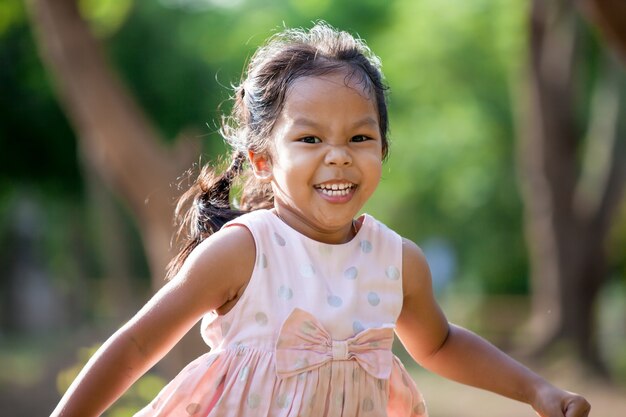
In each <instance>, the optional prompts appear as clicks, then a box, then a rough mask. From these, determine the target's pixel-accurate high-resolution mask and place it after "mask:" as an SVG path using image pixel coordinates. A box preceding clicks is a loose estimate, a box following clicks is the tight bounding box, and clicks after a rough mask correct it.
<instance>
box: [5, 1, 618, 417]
mask: <svg viewBox="0 0 626 417" xmlns="http://www.w3.org/2000/svg"><path fill="white" fill-rule="evenodd" d="M80 6H81V12H82V13H83V15H84V16H85V17H86V18H87V19H89V21H90V23H91V26H92V28H93V31H94V33H96V34H97V36H98V37H99V38H100V39H101V40H102V41H103V43H104V45H105V47H106V52H107V54H108V57H109V59H110V61H111V64H112V66H113V67H114V68H115V69H116V71H118V73H119V74H120V75H121V77H122V78H123V80H124V81H125V83H126V85H127V87H128V88H129V90H130V91H131V92H132V94H133V95H134V96H135V97H136V99H137V100H138V101H139V103H140V104H141V106H142V107H143V109H144V110H145V111H146V112H147V114H148V115H149V117H150V118H151V119H152V122H153V123H154V124H155V126H157V127H158V129H159V131H160V133H161V135H162V137H164V138H166V140H168V141H169V142H172V143H173V142H174V141H175V140H181V138H183V139H184V138H185V137H200V138H202V145H203V153H204V155H203V156H202V160H203V161H206V160H217V159H218V156H219V155H221V154H224V152H225V146H224V144H223V142H222V140H221V138H220V136H219V134H218V128H219V123H220V117H221V115H222V114H224V113H225V112H227V111H228V108H229V106H230V104H229V97H230V94H231V90H232V89H231V85H232V84H233V83H236V82H237V81H238V80H239V77H240V75H241V71H242V69H243V68H244V64H245V62H246V59H247V58H249V57H250V55H251V54H252V52H253V51H254V50H255V48H256V47H257V46H258V45H259V44H260V43H262V42H263V40H264V39H266V38H267V37H268V36H270V35H271V34H272V33H274V32H276V31H278V30H280V29H281V28H282V27H284V26H286V27H296V26H297V27H299V26H310V24H311V22H312V21H316V20H318V19H323V20H325V21H327V22H329V23H330V24H331V25H333V26H336V27H339V28H342V29H345V30H347V31H350V32H352V33H356V34H359V35H360V36H361V37H363V38H364V39H365V40H366V41H367V42H368V44H369V45H370V46H371V47H372V49H373V50H374V52H375V53H377V54H378V55H379V56H380V57H381V59H382V62H383V70H384V72H385V74H386V77H387V83H388V84H389V86H390V92H389V97H390V116H391V141H392V145H391V149H390V156H389V159H388V160H387V161H386V163H385V167H384V174H383V181H382V183H381V186H380V188H379V190H378V191H377V194H375V196H374V198H373V200H372V201H371V202H370V203H369V204H368V205H367V207H366V208H365V210H366V211H367V212H369V213H372V214H374V215H375V216H376V217H378V218H379V219H381V220H382V221H384V222H386V223H387V224H389V225H390V226H391V227H393V228H394V229H396V230H398V231H399V232H401V233H402V234H403V235H405V236H407V237H408V238H411V239H413V240H415V241H416V242H417V243H418V244H419V245H420V246H422V247H423V249H424V251H425V253H426V255H427V257H429V259H431V263H432V266H433V273H434V278H435V285H436V289H437V291H438V292H440V293H441V294H447V293H452V294H459V293H467V294H472V295H474V296H476V295H484V294H487V295H502V294H504V295H526V294H528V292H529V279H528V275H529V267H528V254H527V249H526V247H525V240H524V226H523V206H522V202H521V197H520V191H519V187H518V178H517V170H516V163H517V162H516V155H515V152H516V136H517V135H518V128H519V126H518V123H519V120H518V118H519V113H518V110H519V109H518V106H519V102H520V95H521V92H522V90H523V89H524V80H525V78H524V77H525V65H526V56H527V33H526V31H527V19H528V17H527V14H528V7H529V6H528V4H527V2H526V1H523V0H473V1H469V2H459V1H450V0H439V1H429V0H418V1H415V0H388V1H378V0H342V1H330V0H230V1H229V0H159V1H157V0H147V1H146V0H144V1H134V0H106V1H105V0H81V1H80ZM583 36H584V38H585V42H586V43H585V44H586V47H585V49H584V52H585V53H586V54H587V55H588V58H589V59H588V61H587V65H588V68H587V69H586V71H585V72H584V74H585V76H584V77H581V79H580V82H579V88H580V89H581V91H585V90H586V89H590V85H593V84H594V83H595V81H596V80H595V78H596V75H597V68H596V66H597V56H598V49H599V46H598V42H599V41H598V39H597V38H596V35H595V33H593V32H592V31H588V32H586V33H584V34H583ZM583 96H584V95H583ZM587 105H588V104H586V102H583V103H581V104H580V106H581V108H584V107H585V106H587ZM580 114H581V118H582V117H584V114H585V112H584V111H583V110H581V112H580ZM582 122H583V121H582V120H581V124H582ZM198 158H200V155H199V156H198ZM82 163H83V162H81V160H80V157H79V151H78V144H77V140H76V137H75V133H74V131H73V130H72V128H71V127H70V125H69V123H68V121H67V119H66V118H65V116H64V114H63V112H62V110H61V106H60V105H59V98H58V97H57V96H56V95H55V89H54V85H52V84H51V82H50V78H49V75H48V74H47V73H46V71H45V70H44V67H43V65H42V63H41V60H40V58H39V55H38V51H37V47H36V45H35V42H34V38H33V34H32V31H31V28H30V27H29V24H28V19H27V10H26V8H25V5H24V2H23V1H21V0H3V1H2V2H0V243H1V246H0V248H1V249H2V251H1V252H2V253H0V270H2V271H3V272H2V276H1V277H0V278H1V279H0V281H5V282H10V281H11V282H12V280H15V274H17V272H16V268H17V266H16V265H18V261H16V259H20V258H19V257H20V256H25V257H26V258H25V259H26V261H25V262H26V263H28V264H29V265H31V266H32V267H33V268H36V270H37V271H39V272H40V273H41V274H43V276H44V277H45V279H46V282H47V284H46V285H45V288H47V290H48V291H49V292H50V293H51V294H53V296H54V297H57V298H59V299H61V300H63V303H69V307H68V311H69V312H66V313H64V314H61V317H63V320H62V321H60V322H59V323H58V327H57V328H55V326H54V325H52V326H47V327H46V329H47V331H48V332H56V331H61V330H62V331H64V332H67V331H68V328H70V327H72V326H75V327H76V328H83V327H84V326H88V325H89V326H90V325H92V324H95V325H98V324H101V323H102V322H104V323H106V326H110V325H111V318H112V317H113V319H114V320H120V319H121V318H120V317H119V312H117V313H116V312H115V311H112V309H113V305H114V304H113V303H112V304H107V302H108V301H107V300H111V297H113V298H114V297H115V295H110V294H109V295H108V296H107V295H106V294H102V293H100V292H99V291H101V288H102V287H101V284H102V282H103V280H104V279H105V278H106V276H105V275H106V274H107V271H110V270H111V268H110V266H108V265H109V263H111V262H113V263H114V262H116V260H115V259H111V256H108V255H107V254H106V253H104V252H105V250H106V245H104V244H103V242H102V233H103V231H102V230H103V228H106V227H107V226H106V225H103V224H102V221H103V219H102V218H101V217H98V214H97V213H98V212H97V211H95V209H94V200H93V196H92V195H91V194H90V191H89V187H90V186H89V181H90V180H89V179H88V178H87V174H85V170H84V169H83V166H82V165H81V164H82ZM181 174H183V173H182V172H181ZM149 191H150V190H146V192H147V193H149ZM114 210H115V211H116V212H117V213H118V216H119V217H118V218H119V219H121V220H120V221H121V225H122V226H121V227H122V230H123V231H124V232H123V236H121V237H120V239H121V240H124V242H123V245H124V248H126V250H127V252H128V259H129V262H128V265H129V266H128V269H129V270H128V271H127V272H129V275H130V276H131V277H132V279H133V284H132V287H133V288H135V289H136V290H135V292H133V298H132V300H133V301H132V302H133V306H132V307H131V308H130V309H131V310H132V308H133V307H136V306H139V305H141V304H142V302H143V301H144V300H145V297H146V296H147V294H148V292H149V291H150V288H149V276H148V275H149V272H148V268H147V266H146V261H145V259H144V254H143V249H142V246H141V242H140V239H139V237H138V236H137V232H136V230H135V227H136V226H135V225H134V220H133V219H132V217H131V216H130V215H129V213H128V210H127V208H126V207H125V206H124V202H123V201H119V200H118V201H116V202H115V203H114ZM24 213H27V214H24ZM24 216H26V217H25V219H26V220H24ZM121 244H122V243H121ZM609 245H610V248H609V253H610V272H611V276H612V280H611V281H610V285H611V286H612V287H611V288H615V289H616V290H615V292H617V293H619V292H622V293H623V292H624V288H625V287H626V251H624V248H626V208H625V207H624V205H623V204H622V208H621V210H620V212H619V213H618V221H617V222H616V225H615V226H614V228H613V230H612V232H611V239H610V242H609ZM431 257H432V258H431ZM20 265H21V264H20ZM11 274H13V278H12V279H11V280H8V277H9V276H10V275H11ZM5 278H7V280H5ZM13 288H14V287H13V286H11V285H9V284H2V283H0V300H1V301H0V304H2V305H3V307H2V312H1V313H0V319H1V320H0V322H1V323H0V324H1V325H2V328H1V330H0V343H3V342H4V341H5V340H8V338H11V337H24V334H26V335H27V336H28V337H32V339H30V340H36V339H34V336H35V335H34V334H29V333H28V332H29V331H31V332H32V333H34V331H35V330H37V329H39V328H38V327H37V326H36V325H33V326H31V327H30V329H31V330H28V328H26V329H25V328H24V327H21V325H20V323H21V321H20V320H18V319H16V318H15V317H14V316H13V315H15V314H19V313H18V312H19V311H20V310H19V309H18V310H11V309H10V307H11V306H14V305H15V304H16V302H15V301H11V302H9V301H8V300H9V299H10V298H11V297H13V296H14V292H13V291H14V289H13ZM611 314H612V313H611ZM618 314H619V313H618ZM622 315H623V312H622ZM117 323H119V322H117ZM32 329H35V330H32ZM37 331H39V330H37ZM622 331H626V330H624V329H622ZM622 334H623V333H622ZM78 348H79V346H76V350H78ZM4 350H6V349H3V351H4ZM0 353H1V352H0ZM613 354H614V355H616V356H617V355H618V353H615V352H613ZM71 355H74V353H73V352H72V353H68V356H71ZM81 355H82V356H81ZM0 356H1V355H0ZM74 356H75V355H74ZM83 356H84V355H83V354H80V355H79V356H78V357H76V356H75V357H74V360H78V361H79V363H83V361H84V360H85V358H84V357H83ZM622 356H623V355H622ZM0 363H2V361H1V360H0ZM614 366H616V367H617V366H619V367H621V368H622V370H623V371H625V372H624V373H625V374H626V358H624V357H620V359H619V363H617V362H616V364H615V365H614ZM76 370H77V369H76V368H72V369H69V370H66V371H65V372H66V373H65V374H61V375H60V376H59V382H58V383H59V387H60V389H62V388H63V387H66V386H67V384H68V378H70V375H71V374H74V373H75V372H76ZM68 372H69V374H68ZM151 378H152V377H151ZM155 378H156V377H155ZM4 382H6V381H3V380H2V379H0V386H2V385H1V384H3V383H4ZM158 385H159V382H158V381H156V382H155V380H154V379H150V380H146V381H144V382H143V385H141V386H138V387H137V388H136V390H135V391H134V392H132V393H130V394H129V395H130V396H131V397H132V396H135V397H134V398H139V399H141V402H140V403H143V402H145V398H144V397H146V398H151V396H152V395H153V392H154V390H155V389H156V388H155V387H156V386H158ZM146 392H147V394H146ZM133 401H135V400H132V399H131V400H129V404H130V405H129V407H130V408H132V407H133V406H135V403H133ZM138 403H139V402H138ZM127 412H128V411H118V412H116V414H111V415H115V416H118V415H119V416H121V415H126V414H124V413H127Z"/></svg>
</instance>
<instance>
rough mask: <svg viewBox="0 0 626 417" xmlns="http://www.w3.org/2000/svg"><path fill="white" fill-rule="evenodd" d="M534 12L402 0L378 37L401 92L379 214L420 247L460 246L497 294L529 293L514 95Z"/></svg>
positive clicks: (479, 279) (471, 276)
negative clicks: (436, 241) (528, 15)
mask: <svg viewBox="0 0 626 417" xmlns="http://www.w3.org/2000/svg"><path fill="white" fill-rule="evenodd" d="M525 7H526V6H525V4H524V3H523V2H521V1H514V2H510V1H486V0H483V1H473V2H465V3H462V4H460V3H458V2H450V1H444V2H427V1H418V2H412V1H401V2H397V3H396V7H395V9H394V12H395V14H394V15H393V18H392V21H393V22H394V25H393V27H391V28H390V29H389V30H388V31H386V32H385V33H384V34H383V35H382V36H380V37H377V38H375V39H374V40H373V41H374V42H373V47H374V50H376V51H379V53H380V54H381V55H382V58H383V63H384V64H385V69H386V74H387V78H388V82H389V84H390V85H391V90H392V91H391V109H390V112H391V122H392V140H393V143H392V149H391V157H390V160H389V162H388V166H387V171H386V173H385V175H384V179H383V183H382V186H381V188H380V191H379V194H378V198H377V200H376V201H375V202H373V204H372V206H373V209H375V210H376V212H381V211H382V213H383V215H384V218H385V219H386V220H388V221H389V223H390V224H392V225H393V226H394V227H396V228H397V229H398V230H402V231H404V232H405V233H406V234H407V235H408V236H409V237H411V238H413V239H415V240H416V241H418V242H421V241H425V240H427V239H429V238H431V237H433V236H435V237H440V238H443V239H445V240H447V241H448V242H450V243H451V244H452V246H453V248H454V249H455V251H456V253H457V255H458V259H459V276H460V278H461V279H462V280H463V281H466V280H470V281H473V282H474V283H475V284H478V286H480V287H483V289H484V290H486V291H489V292H496V293H511V292H512V293H517V292H524V291H526V274H527V267H526V254H525V250H524V243H523V238H522V226H521V223H522V219H521V203H520V198H519V195H518V194H517V191H516V182H515V171H514V169H513V167H514V165H515V164H514V147H513V144H514V137H515V132H514V126H513V117H514V116H513V109H512V104H513V99H512V98H511V88H512V82H513V81H512V79H514V77H516V76H517V74H518V72H519V70H520V68H519V67H520V64H521V59H522V57H523V52H524V38H523V36H524V32H523V31H522V24H523V19H524V17H525ZM398 40H403V41H402V42H399V41H398ZM494 255H497V256H494ZM474 286H475V285H474Z"/></svg>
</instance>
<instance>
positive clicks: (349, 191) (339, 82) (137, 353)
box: [53, 24, 590, 417]
mask: <svg viewBox="0 0 626 417" xmlns="http://www.w3.org/2000/svg"><path fill="white" fill-rule="evenodd" d="M226 125H227V126H229V128H228V129H224V133H225V137H226V138H227V139H228V141H229V142H230V143H231V144H232V146H233V148H234V151H235V152H234V157H233V161H232V164H231V165H230V167H229V168H228V169H227V170H226V171H225V172H224V173H222V174H221V175H219V176H218V175H213V173H212V171H211V170H210V169H207V168H205V169H204V170H203V171H202V173H201V175H200V176H199V178H198V181H197V183H196V184H195V185H194V186H193V187H192V188H191V189H190V190H189V191H188V192H187V193H186V195H185V196H183V200H182V201H183V202H185V201H191V202H192V209H191V211H190V212H189V213H187V214H186V215H184V216H182V217H183V218H184V224H187V225H188V226H189V227H190V229H189V239H188V242H187V244H186V246H185V247H184V249H183V250H182V251H181V253H180V254H179V255H178V257H177V258H176V259H174V261H173V262H172V269H171V271H170V275H171V277H172V279H171V280H170V281H169V282H168V283H167V285H165V286H164V287H163V288H162V289H161V290H160V291H159V292H158V293H157V294H156V295H155V296H154V298H153V299H152V300H151V301H149V302H148V303H147V304H146V306H145V307H144V308H143V309H141V311H139V313H137V315H136V316H135V317H133V318H132V319H131V320H130V321H129V322H128V323H127V324H125V325H124V326H123V327H122V328H121V329H120V330H119V331H118V332H116V333H115V334H114V335H113V336H112V337H111V338H110V339H109V340H108V341H107V342H106V343H105V344H104V345H103V346H102V348H100V350H99V351H98V352H97V353H96V354H95V355H94V357H93V358H92V359H91V360H90V362H89V363H88V364H87V365H86V366H85V368H84V369H83V371H82V372H81V373H80V375H79V376H78V378H77V379H76V381H74V383H73V384H72V386H71V387H70V388H69V390H68V391H67V393H66V394H65V396H64V397H63V399H62V400H61V402H60V404H59V405H58V407H57V408H56V410H55V411H54V412H53V415H54V416H80V417H85V416H97V415H100V414H101V413H102V412H103V411H104V410H105V409H106V408H107V407H108V406H109V405H110V404H112V403H113V402H114V401H115V400H116V399H117V398H118V397H119V396H120V395H121V394H122V393H124V391H125V390H126V389H127V388H128V387H129V386H130V385H131V384H132V383H133V382H135V381H136V380H137V379H138V378H139V377H140V376H141V375H143V374H144V372H146V371H147V370H148V369H150V368H151V367H152V366H153V365H154V364H155V363H156V362H157V361H159V359H161V358H162V357H163V356H164V355H165V354H166V353H167V352H168V351H169V350H170V349H171V348H172V347H173V346H174V345H175V344H176V342H177V341H178V340H179V339H180V338H181V337H182V336H183V335H184V334H185V333H186V332H187V331H188V330H189V329H190V328H191V327H192V326H193V325H194V324H195V323H196V322H197V321H198V320H199V319H201V318H202V327H201V331H202V336H203V338H204V340H205V341H206V342H207V344H208V345H209V346H210V347H211V351H210V352H209V353H206V354H205V355H203V356H201V357H200V358H198V359H196V360H195V361H193V362H192V363H191V364H189V365H188V366H187V367H186V368H185V369H183V370H182V371H181V372H180V374H179V375H178V376H177V377H176V378H174V380H173V381H171V382H170V383H169V384H168V385H167V386H166V387H165V388H164V389H163V390H162V391H161V393H160V394H159V395H158V396H157V397H156V398H155V399H154V401H153V402H152V403H151V404H149V405H147V406H146V407H145V408H144V409H143V410H142V411H140V412H139V413H138V414H137V415H138V416H203V417H204V416H210V417H217V416H272V417H274V416H293V417H296V416H314V417H316V416H365V417H367V416H377V417H378V416H403V417H405V416H406V417H409V416H426V415H427V411H426V406H425V403H424V400H423V399H422V396H421V395H420V393H419V391H418V390H417V388H416V386H415V384H414V382H413V381H412V380H411V378H410V376H409V374H408V373H407V372H406V370H405V369H404V367H403V366H402V364H401V363H400V361H399V360H398V358H396V357H395V356H393V355H392V353H391V346H392V341H393V338H394V332H395V333H396V334H397V335H398V337H399V338H400V339H401V341H402V343H403V344H404V346H405V347H406V349H407V350H408V352H409V353H410V354H411V356H412V357H413V358H414V359H415V360H416V361H417V362H418V363H420V364H421V365H422V366H423V367H425V368H427V369H429V370H431V371H434V372H436V373H438V374H440V375H443V376H445V377H448V378H451V379H454V380H456V381H459V382H462V383H464V384H470V385H473V386H476V387H480V388H483V389H487V390H490V391H493V392H496V393H498V394H501V395H504V396H507V397H510V398H512V399H516V400H519V401H524V402H526V403H528V404H530V405H531V406H532V407H533V408H534V409H535V411H536V412H537V413H538V414H539V415H541V416H544V417H559V416H566V417H582V416H587V415H588V413H589V409H590V406H589V404H588V403H587V401H586V400H585V399H584V398H582V397H580V396H578V395H575V394H572V393H568V392H565V391H562V390H560V389H558V388H556V387H554V386H552V385H550V384H549V383H548V382H546V381H545V380H544V379H542V378H541V377H539V376H538V375H536V374H534V373H532V372H531V371H530V370H528V369H527V368H525V367H523V366H522V365H520V364H519V363H517V362H515V361H514V360H512V359H511V358H509V357H508V356H506V355H505V354H504V353H502V352H501V351H499V350H498V349H496V348H495V347H494V346H492V345H490V344H489V343H488V342H486V341H485V340H483V339H481V338H480V337H478V336H476V335H475V334H473V333H471V332H469V331H467V330H465V329H462V328H460V327H457V326H454V325H452V324H449V323H448V322H447V321H446V318H445V317H444V315H443V313H442V312H441V310H440V308H439V306H438V305H437V303H436V301H435V299H434V297H433V293H432V287H431V278H430V273H429V269H428V266H427V264H426V260H425V259H424V255H423V254H422V252H421V251H420V249H419V248H418V247H417V246H416V245H415V244H414V243H413V242H411V241H409V240H407V239H404V238H402V237H400V236H399V235H398V234H396V233H395V232H394V231H392V230H390V229H388V228H387V227H385V226H384V225H383V224H382V223H380V222H378V221H377V220H375V219H374V218H373V217H371V216H369V215H361V216H359V217H356V218H355V216H357V214H358V213H359V211H360V210H361V208H362V207H363V204H365V202H366V201H367V200H368V199H369V198H370V196H371V195H372V193H373V192H374V190H375V189H376V187H377V185H378V182H379V180H380V177H381V169H382V168H381V167H382V162H383V160H384V158H385V156H386V155H387V150H388V141H387V131H388V119H387V107H386V101H385V86H384V84H383V79H382V74H381V72H380V63H379V61H378V59H377V58H376V57H375V56H374V55H372V54H371V52H370V50H369V49H368V48H367V47H366V46H365V45H364V44H363V43H362V42H361V41H360V40H358V39H354V38H353V37H351V36H350V35H348V34H347V33H345V32H339V31H336V30H334V29H332V28H330V27H329V26H327V25H325V24H317V25H316V26H315V27H313V28H312V29H311V30H310V31H299V30H286V31H285V32H283V33H281V34H278V35H276V36H274V37H273V38H272V39H270V41H269V43H267V44H266V45H265V46H264V47H262V48H260V49H259V50H258V51H257V52H256V54H255V55H254V56H253V58H252V59H251V61H250V64H249V67H248V70H247V73H246V76H245V79H244V81H243V82H242V84H241V85H240V86H239V87H238V88H237V90H236V97H235V105H234V109H233V112H232V115H231V118H230V120H229V123H226ZM246 166H249V167H250V169H247V168H245V167H246ZM247 171H251V175H248V179H247V182H246V184H245V186H244V187H243V192H242V195H241V197H240V200H239V202H238V208H237V209H234V208H231V207H230V204H229V192H230V187H231V182H232V181H233V180H234V179H235V177H237V176H239V175H245V174H246V172H247ZM180 207H181V205H180V204H179V207H178V209H177V212H180V210H179V209H180Z"/></svg>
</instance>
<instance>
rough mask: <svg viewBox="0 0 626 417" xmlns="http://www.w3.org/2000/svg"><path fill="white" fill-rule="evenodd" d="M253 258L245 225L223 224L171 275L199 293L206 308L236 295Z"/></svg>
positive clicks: (240, 290)
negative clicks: (228, 225) (204, 301)
mask: <svg viewBox="0 0 626 417" xmlns="http://www.w3.org/2000/svg"><path fill="white" fill-rule="evenodd" d="M255 258H256V249H255V243H254V239H253V237H252V234H251V232H250V231H249V230H248V229H247V228H246V227H225V228H222V229H220V230H219V231H218V232H216V233H214V234H212V235H211V236H209V237H208V238H207V239H205V240H204V241H202V242H201V243H200V244H199V245H198V246H197V247H196V248H194V250H193V251H192V252H191V253H190V254H189V257H188V258H187V259H186V260H185V262H184V264H183V265H182V267H181V270H180V271H179V272H178V274H177V275H176V276H175V277H174V280H177V281H179V282H180V283H186V284H191V285H186V286H187V287H190V288H193V289H194V291H195V293H196V294H197V295H198V296H200V297H203V298H204V299H205V300H206V302H207V306H206V307H208V310H214V309H218V308H220V307H221V306H223V305H224V304H226V303H228V302H229V301H231V300H233V299H236V298H238V296H239V295H240V294H241V293H242V292H243V290H244V289H245V287H246V286H247V284H248V281H249V280H250V276H251V275H252V271H253V269H254V263H255Z"/></svg>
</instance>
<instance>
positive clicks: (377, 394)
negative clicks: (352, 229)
mask: <svg viewBox="0 0 626 417" xmlns="http://www.w3.org/2000/svg"><path fill="white" fill-rule="evenodd" d="M234 225H243V226H245V227H247V228H248V229H249V230H250V232H251V233H252V235H253V237H254V242H255V245H256V262H255V266H254V270H253V272H252V275H251V278H250V281H249V283H248V286H247V288H246V289H245V291H244V293H243V294H242V295H241V297H240V299H239V300H238V301H237V303H236V305H235V306H234V307H233V308H232V309H231V310H230V311H229V312H228V313H226V314H225V315H222V316H219V315H217V313H215V312H211V313H209V314H207V315H206V316H204V317H203V319H202V325H201V332H202V337H203V339H204V340H205V342H206V343H207V344H208V345H209V346H210V347H211V351H210V352H209V353H206V354H204V355H203V356H200V357H199V358H198V359H196V360H194V361H193V362H191V363H190V364H189V365H188V366H186V367H185V368H184V369H183V370H182V371H181V372H180V373H179V374H178V375H177V376H176V377H175V378H174V379H173V380H172V381H171V382H170V383H169V384H168V385H167V386H166V387H165V388H163V390H162V391H161V392H160V393H159V394H158V395H157V397H156V398H155V399H154V400H153V401H152V402H151V403H150V404H149V405H148V406H146V407H145V408H144V409H143V410H141V411H140V412H139V413H138V414H136V416H181V417H182V416H185V417H187V416H202V417H222V416H223V417H226V416H228V417H238V416H241V417H243V416H268V417H296V416H298V417H308V416H310V417H322V416H327V417H340V416H343V417H354V416H361V417H383V416H389V417H414V416H427V411H426V406H425V403H424V401H423V398H422V396H421V394H420V393H419V391H418V390H417V388H416V386H415V384H414V382H413V380H412V379H411V377H410V376H409V374H408V373H407V371H406V370H405V368H404V367H403V365H402V364H401V362H400V360H399V359H398V358H397V357H395V356H394V355H393V354H392V352H391V346H392V343H393V338H394V333H393V332H394V330H393V329H394V326H395V322H396V319H397V318H398V315H399V314H400V310H401V308H402V279H401V277H402V239H401V237H400V236H399V235H398V234H396V233H395V232H393V231H392V230H391V229H389V228H387V227H386V226H385V225H383V224H382V223H380V222H378V221H377V220H375V219H374V218H373V217H371V216H369V215H367V214H365V215H363V221H362V226H361V228H360V230H359V231H358V233H357V235H356V236H355V237H354V238H353V239H352V240H351V241H349V242H347V243H344V244H338V245H331V244H325V243H321V242H318V241H315V240H312V239H310V238H308V237H306V236H304V235H302V234H300V233H299V232H297V231H295V230H294V229H292V228H291V227H290V226H288V225H287V224H286V223H284V222H283V221H282V220H281V219H280V218H278V217H277V216H276V215H275V214H273V213H272V212H270V211H268V210H257V211H254V212H251V213H248V214H245V215H243V216H241V217H239V218H237V219H235V220H233V221H232V222H230V223H228V224H227V225H226V226H224V227H231V226H234Z"/></svg>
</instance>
